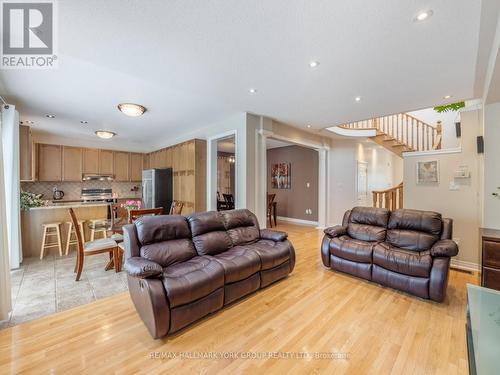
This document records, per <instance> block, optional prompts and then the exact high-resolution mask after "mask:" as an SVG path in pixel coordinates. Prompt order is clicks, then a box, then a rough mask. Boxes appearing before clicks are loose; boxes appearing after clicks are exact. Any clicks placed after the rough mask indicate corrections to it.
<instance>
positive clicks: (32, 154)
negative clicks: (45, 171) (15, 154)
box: [19, 125, 37, 181]
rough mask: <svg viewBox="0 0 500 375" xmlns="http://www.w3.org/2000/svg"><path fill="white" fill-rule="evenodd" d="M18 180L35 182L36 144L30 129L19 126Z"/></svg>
mask: <svg viewBox="0 0 500 375" xmlns="http://www.w3.org/2000/svg"><path fill="white" fill-rule="evenodd" d="M19 157H20V159H19V167H20V174H19V178H20V180H21V181H36V178H37V176H36V159H37V158H36V144H35V142H34V141H33V136H32V133H31V128H30V127H29V126H25V125H19Z"/></svg>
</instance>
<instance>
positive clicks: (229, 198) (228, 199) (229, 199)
mask: <svg viewBox="0 0 500 375" xmlns="http://www.w3.org/2000/svg"><path fill="white" fill-rule="evenodd" d="M222 196H223V197H224V202H225V203H226V206H227V207H226V208H227V209H228V210H234V196H233V194H222Z"/></svg>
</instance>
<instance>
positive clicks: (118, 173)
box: [114, 151, 130, 181]
mask: <svg viewBox="0 0 500 375" xmlns="http://www.w3.org/2000/svg"><path fill="white" fill-rule="evenodd" d="M129 172H130V153H128V152H122V151H115V152H114V174H115V181H130V174H129Z"/></svg>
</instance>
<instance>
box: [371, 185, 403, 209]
mask: <svg viewBox="0 0 500 375" xmlns="http://www.w3.org/2000/svg"><path fill="white" fill-rule="evenodd" d="M372 195H373V207H382V208H388V209H390V210H392V211H394V210H397V209H398V208H403V183H402V182H401V183H400V184H399V185H398V186H394V187H392V188H390V189H387V190H381V191H372Z"/></svg>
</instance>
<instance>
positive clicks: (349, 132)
mask: <svg viewBox="0 0 500 375" xmlns="http://www.w3.org/2000/svg"><path fill="white" fill-rule="evenodd" d="M326 130H328V131H330V132H332V133H335V134H337V135H342V136H344V137H357V138H360V137H375V136H376V135H377V129H345V128H341V127H339V126H332V127H330V128H326Z"/></svg>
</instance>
